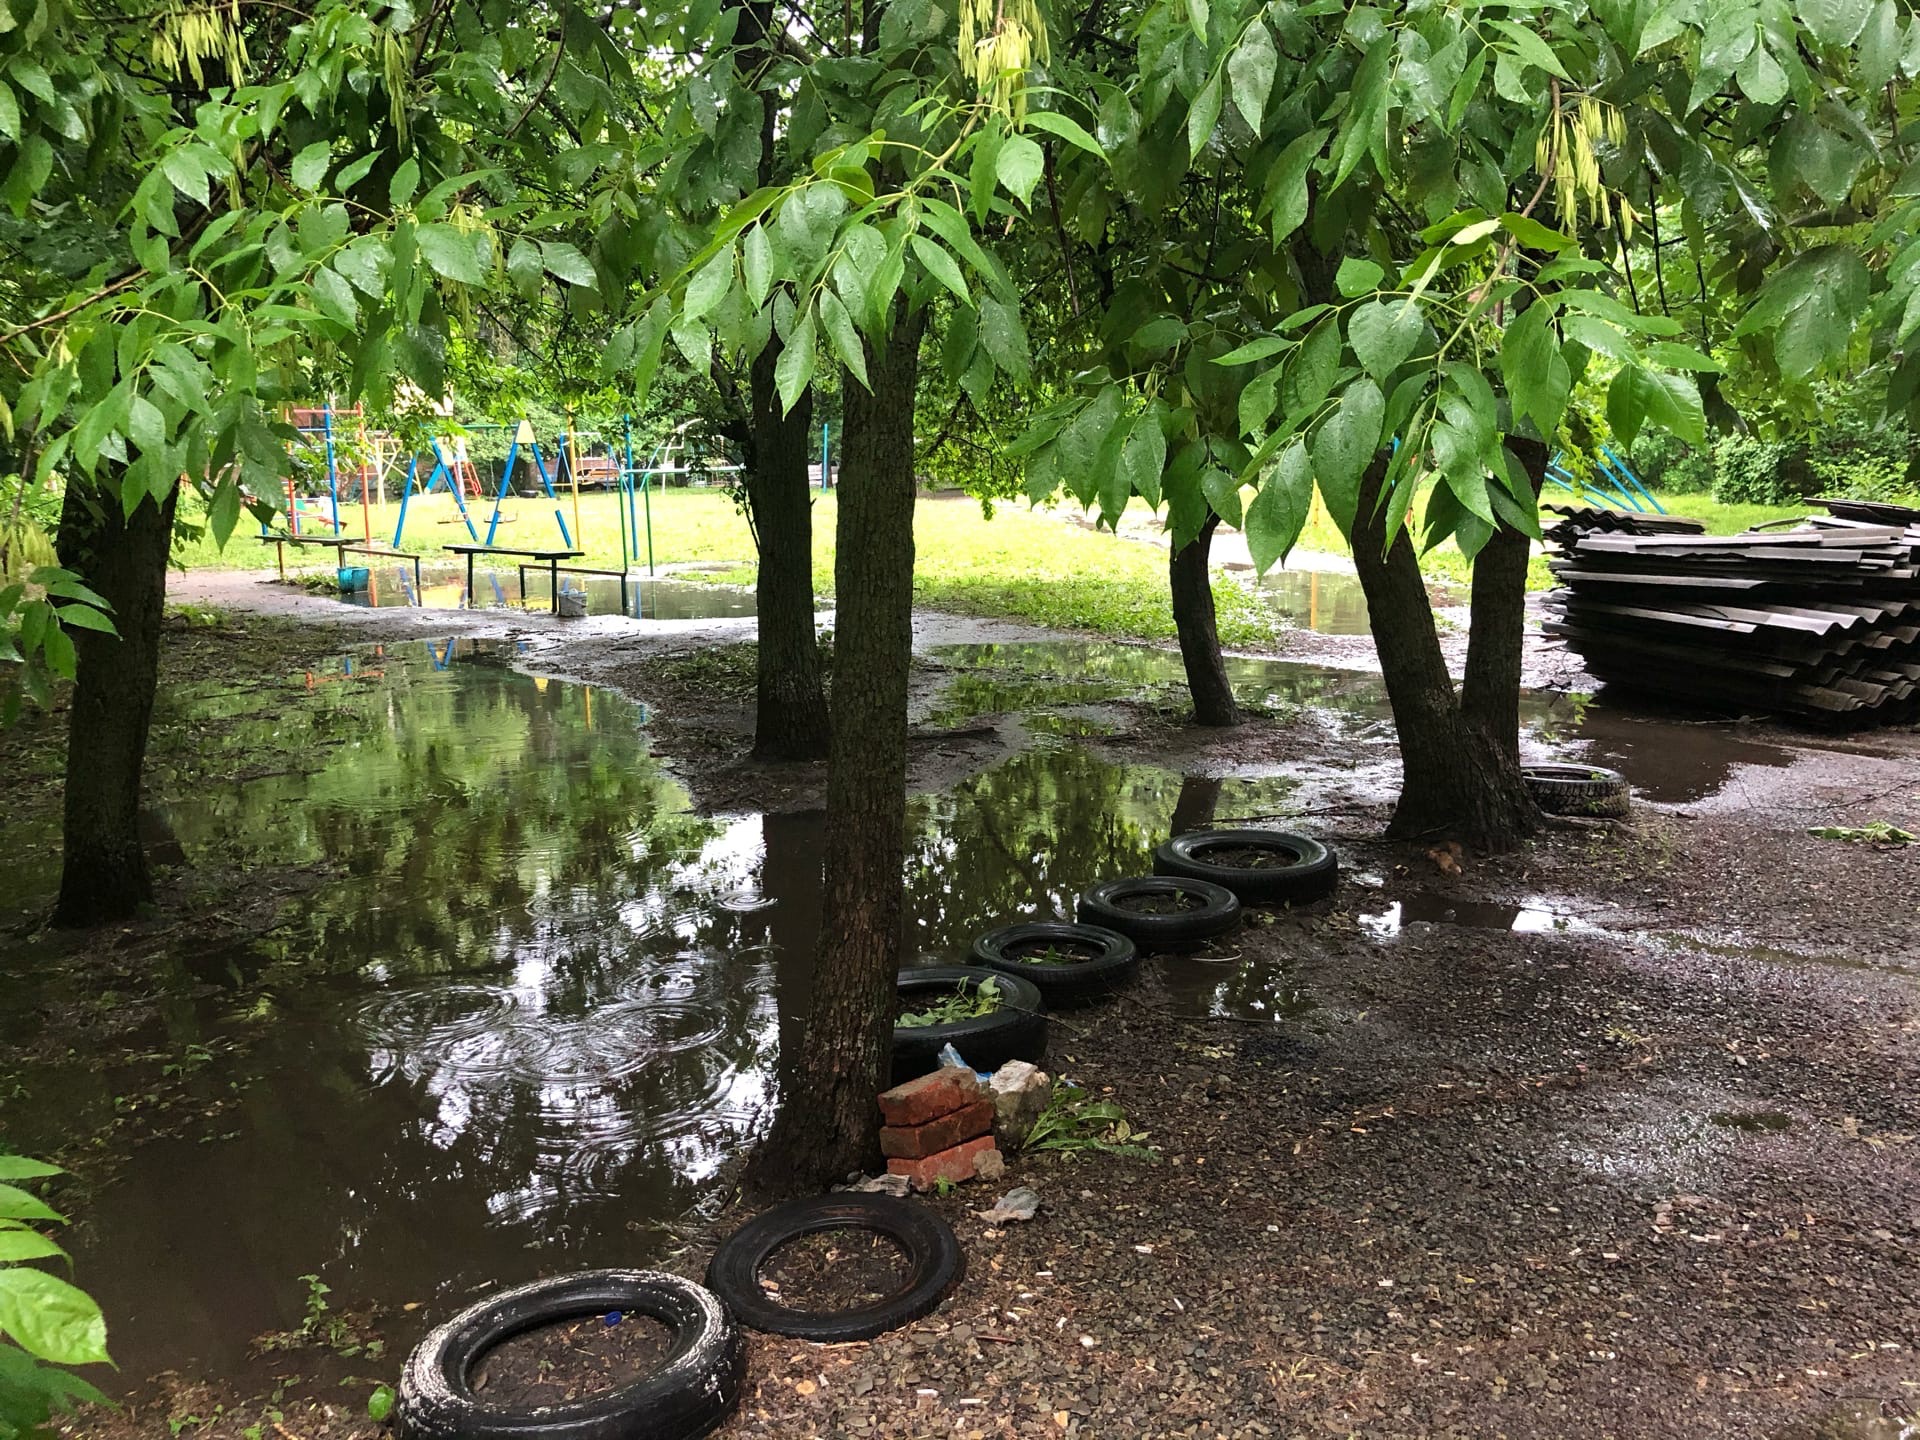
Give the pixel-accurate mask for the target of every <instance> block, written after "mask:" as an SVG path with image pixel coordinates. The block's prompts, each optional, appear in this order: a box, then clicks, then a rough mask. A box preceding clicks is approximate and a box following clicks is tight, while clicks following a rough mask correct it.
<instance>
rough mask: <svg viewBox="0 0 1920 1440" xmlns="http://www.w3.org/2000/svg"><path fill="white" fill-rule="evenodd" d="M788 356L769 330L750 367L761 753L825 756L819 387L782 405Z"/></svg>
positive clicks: (756, 738)
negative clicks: (816, 538)
mask: <svg viewBox="0 0 1920 1440" xmlns="http://www.w3.org/2000/svg"><path fill="white" fill-rule="evenodd" d="M779 359H780V342H779V341H778V340H777V339H769V340H768V342H767V346H766V348H765V349H764V350H762V351H761V352H760V354H759V355H758V356H757V357H756V358H755V360H754V362H753V369H752V372H751V374H750V376H749V388H750V391H751V395H750V403H751V407H752V415H751V429H752V436H753V440H752V446H751V448H752V454H751V455H749V456H748V457H747V459H748V466H747V477H746V492H747V507H748V509H749V511H750V512H751V514H752V518H753V530H754V535H755V536H756V537H757V538H758V540H759V543H760V572H759V576H758V578H757V580H756V582H755V594H754V600H755V609H756V610H757V611H758V613H759V617H760V624H759V645H758V655H757V659H756V667H757V668H756V673H755V690H754V726H753V753H754V755H755V756H756V757H757V758H759V759H762V760H820V759H824V758H825V756H826V754H827V745H828V734H829V731H830V723H829V720H828V715H827V692H826V680H825V674H824V667H823V666H822V665H821V662H820V646H819V643H818V640H817V639H816V637H815V635H814V629H813V506H812V497H811V496H810V495H809V493H808V483H807V446H808V442H809V441H810V439H811V438H812V433H813V390H812V389H811V387H809V388H808V389H807V390H806V391H805V392H804V393H802V395H801V396H800V398H799V399H798V400H797V401H795V402H794V406H793V409H792V410H791V411H789V412H787V413H786V414H784V415H783V414H781V413H780V395H779V391H778V389H777V388H776V387H775V384H774V378H773V372H774V366H775V365H776V364H778V363H779Z"/></svg>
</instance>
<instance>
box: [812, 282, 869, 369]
mask: <svg viewBox="0 0 1920 1440" xmlns="http://www.w3.org/2000/svg"><path fill="white" fill-rule="evenodd" d="M820 323H821V324H822V325H823V326H824V327H825V328H826V332H827V342H828V344H830V345H831V346H832V347H833V353H834V354H835V355H837V356H839V357H840V363H841V364H842V365H844V366H846V367H847V369H849V370H851V371H852V372H853V378H854V379H856V380H858V381H859V382H860V383H861V384H862V385H868V381H867V347H866V346H865V345H864V344H862V343H861V340H860V332H859V331H858V330H856V329H855V328H854V324H853V317H852V316H851V315H849V314H847V307H846V306H845V305H843V304H842V303H841V301H840V297H839V296H838V295H835V294H834V293H833V292H832V291H831V290H823V291H822V292H821V293H820ZM868 388H869V389H871V388H872V387H871V386H870V385H868Z"/></svg>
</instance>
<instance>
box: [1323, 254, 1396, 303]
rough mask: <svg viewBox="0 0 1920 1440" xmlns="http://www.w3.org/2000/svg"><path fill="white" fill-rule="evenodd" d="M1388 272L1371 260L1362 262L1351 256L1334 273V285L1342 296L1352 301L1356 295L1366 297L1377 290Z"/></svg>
mask: <svg viewBox="0 0 1920 1440" xmlns="http://www.w3.org/2000/svg"><path fill="white" fill-rule="evenodd" d="M1386 274H1387V272H1386V271H1384V270H1382V269H1381V268H1380V267H1379V266H1378V265H1376V264H1374V263H1373V261H1371V260H1362V259H1360V258H1359V257H1358V256H1355V255H1349V256H1348V257H1347V258H1346V259H1344V260H1342V261H1341V262H1340V268H1339V269H1338V270H1337V271H1335V272H1334V276H1333V284H1334V288H1335V289H1337V290H1338V291H1339V292H1340V293H1341V294H1342V295H1344V296H1346V297H1347V298H1348V299H1349V300H1351V299H1352V298H1353V297H1354V296H1356V295H1365V294H1366V293H1367V292H1368V291H1369V290H1377V289H1378V288H1379V287H1380V282H1381V281H1382V280H1383V279H1385V278H1386Z"/></svg>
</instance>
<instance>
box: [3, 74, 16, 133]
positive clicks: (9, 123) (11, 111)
mask: <svg viewBox="0 0 1920 1440" xmlns="http://www.w3.org/2000/svg"><path fill="white" fill-rule="evenodd" d="M0 135H4V136H6V137H7V139H9V140H18V139H19V138H20V102H19V101H18V100H15V99H14V98H13V90H12V89H11V88H10V87H9V86H8V85H6V84H5V83H4V82H0Z"/></svg>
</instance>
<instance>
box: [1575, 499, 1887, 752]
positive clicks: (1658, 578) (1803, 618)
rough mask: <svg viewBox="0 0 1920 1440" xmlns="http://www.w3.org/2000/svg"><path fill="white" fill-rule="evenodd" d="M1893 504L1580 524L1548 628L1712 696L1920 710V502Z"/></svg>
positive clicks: (1871, 716)
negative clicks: (1740, 525) (1900, 509)
mask: <svg viewBox="0 0 1920 1440" xmlns="http://www.w3.org/2000/svg"><path fill="white" fill-rule="evenodd" d="M1837 503H1838V504H1847V503H1851V502H1837ZM1836 508H1837V507H1836ZM1892 508H1897V507H1875V510H1876V513H1877V514H1878V516H1879V518H1878V519H1876V520H1866V519H1860V518H1852V517H1849V516H1847V515H1843V514H1834V515H1828V516H1819V517H1815V518H1812V519H1810V520H1808V521H1807V522H1806V523H1805V524H1804V525H1803V526H1801V527H1800V528H1797V529H1794V530H1790V531H1754V530H1749V531H1748V532H1746V533H1745V534H1743V535H1731V536H1710V535H1677V534H1654V535H1644V534H1642V535H1636V534H1626V533H1619V532H1615V531H1608V530H1603V529H1597V528H1596V529H1582V530H1573V531H1571V533H1568V534H1566V535H1565V536H1564V537H1563V538H1560V539H1559V543H1560V550H1561V554H1560V556H1559V557H1558V558H1556V559H1554V560H1552V561H1550V562H1549V564H1550V566H1551V568H1552V570H1553V572H1554V574H1555V576H1557V577H1558V578H1559V580H1560V582H1561V585H1562V587H1563V588H1561V589H1559V590H1556V591H1554V592H1553V593H1552V594H1551V595H1549V596H1548V597H1547V605H1548V608H1549V611H1550V618H1549V619H1548V621H1547V625H1546V629H1547V633H1549V634H1551V635H1558V636H1561V637H1563V638H1564V639H1565V640H1566V642H1567V644H1568V646H1569V647H1570V648H1572V649H1573V650H1574V651H1575V652H1577V653H1578V654H1579V655H1580V657H1581V659H1582V661H1583V662H1584V663H1585V665H1586V668H1587V670H1588V672H1589V673H1590V674H1592V675H1593V676H1594V677H1595V678H1596V679H1599V680H1602V681H1606V682H1608V683H1609V684H1614V685H1619V686H1623V687H1628V688H1633V689H1639V690H1646V691H1654V692H1657V693H1659V694H1662V695H1664V696H1667V697H1669V698H1672V699H1676V700H1682V701H1686V702H1689V703H1693V704H1698V705H1703V706H1706V707H1709V708H1712V709H1717V710H1736V711H1752V710H1765V711H1772V712H1776V713H1779V714H1783V715H1787V716H1792V717H1797V718H1801V719H1807V720H1818V721H1821V722H1824V723H1833V722H1840V723H1846V724H1881V723H1889V722H1893V721H1899V720H1906V719H1908V718H1910V717H1912V716H1913V715H1915V714H1916V713H1920V511H1907V512H1905V517H1906V518H1902V517H1901V516H1898V515H1889V514H1888V513H1887V512H1888V510H1889V509H1892ZM1555 529H1556V530H1560V529H1562V527H1559V526H1556V527H1555Z"/></svg>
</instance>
